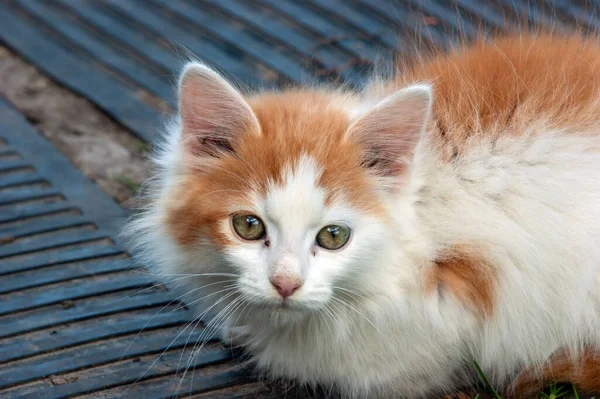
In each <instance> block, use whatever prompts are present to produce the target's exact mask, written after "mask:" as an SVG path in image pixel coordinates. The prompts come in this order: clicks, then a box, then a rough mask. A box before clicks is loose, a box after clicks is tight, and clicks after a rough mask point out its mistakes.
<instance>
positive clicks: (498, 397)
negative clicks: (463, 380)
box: [473, 360, 502, 399]
mask: <svg viewBox="0 0 600 399" xmlns="http://www.w3.org/2000/svg"><path fill="white" fill-rule="evenodd" d="M473 363H474V364H475V368H476V369H477V373H478V374H479V377H480V378H481V380H482V381H483V384H484V385H485V387H486V388H487V389H488V391H490V392H491V393H492V394H493V395H494V397H495V398H496V399H502V396H500V395H498V392H496V390H495V389H494V388H492V386H491V385H490V382H489V381H488V380H487V378H486V377H485V374H483V371H481V367H479V364H477V362H476V361H475V360H473Z"/></svg>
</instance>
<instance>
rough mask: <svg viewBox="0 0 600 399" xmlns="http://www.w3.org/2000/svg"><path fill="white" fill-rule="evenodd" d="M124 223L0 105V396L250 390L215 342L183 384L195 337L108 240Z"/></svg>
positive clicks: (178, 308)
mask: <svg viewBox="0 0 600 399" xmlns="http://www.w3.org/2000/svg"><path fill="white" fill-rule="evenodd" d="M123 216H124V215H123V211H122V210H121V209H120V208H119V207H118V206H117V205H116V204H115V203H114V202H112V200H111V199H110V198H108V197H107V196H106V195H105V194H103V193H102V192H100V191H99V189H98V188H97V187H96V186H95V185H94V184H93V183H92V182H90V181H88V180H87V179H86V178H85V177H83V176H82V175H81V174H80V173H79V172H78V171H77V170H75V168H73V166H72V165H71V164H69V162H68V161H67V160H66V159H64V158H63V157H62V156H61V155H60V154H59V153H58V152H57V151H56V150H55V149H54V148H52V146H51V145H50V144H49V143H48V142H46V141H45V139H44V138H42V137H41V136H39V135H38V134H37V133H36V132H35V131H34V130H33V129H32V128H31V127H30V126H29V125H28V124H27V122H26V121H25V120H24V119H23V118H22V117H21V116H20V115H19V114H18V113H17V112H16V111H15V110H13V109H11V108H10V106H9V105H8V104H6V103H5V102H2V101H0V396H1V397H2V398H17V397H19V398H21V397H26V398H27V397H31V398H42V397H43V398H65V397H74V396H78V395H82V394H89V395H90V397H102V398H105V397H106V398H108V397H116V396H120V395H121V394H122V393H123V392H125V395H124V397H139V398H163V397H173V395H174V394H175V392H176V391H177V389H180V390H181V392H184V393H186V394H188V393H200V392H206V391H211V390H215V389H220V388H224V387H229V388H230V393H232V395H233V393H234V391H239V392H248V391H252V392H255V391H256V390H257V389H258V388H260V387H259V386H257V385H250V386H247V385H244V384H246V383H248V382H249V379H248V378H247V377H245V376H244V375H242V374H240V373H239V372H237V371H236V370H235V366H234V364H233V363H232V362H231V361H230V359H231V353H229V352H228V351H227V350H224V349H223V348H222V347H220V346H219V345H218V344H217V343H213V344H209V345H207V346H206V348H205V349H204V350H203V351H202V352H201V353H200V354H199V355H198V356H197V357H195V362H194V366H195V372H194V373H193V380H192V373H189V377H186V379H185V380H184V381H181V378H180V377H181V376H180V375H178V374H177V371H178V367H179V366H181V364H180V359H182V358H183V359H184V362H185V359H187V358H188V357H189V355H190V352H191V345H187V348H185V349H182V348H184V346H186V345H185V344H186V342H188V340H189V342H195V340H196V339H197V338H198V337H199V335H200V334H201V333H202V329H201V328H199V329H196V331H194V332H193V333H192V334H191V335H190V334H188V333H185V334H181V335H179V333H181V331H182V329H183V326H185V325H186V324H187V323H188V322H189V321H190V320H192V318H193V317H192V315H191V314H190V311H189V310H187V309H186V308H185V307H183V306H182V305H181V304H179V303H177V302H174V301H173V298H172V297H171V296H170V295H169V293H168V292H166V291H165V290H164V289H162V288H160V287H155V286H153V285H152V284H151V283H150V281H149V279H148V277H147V273H145V272H144V270H143V269H140V268H139V267H138V266H136V265H135V264H134V263H133V262H132V260H131V259H129V257H128V256H127V254H125V253H124V252H123V251H122V250H121V249H120V248H119V247H118V246H117V245H116V244H115V240H116V238H115V232H116V226H117V225H118V224H119V222H120V220H121V219H122V218H123ZM188 332H189V331H188ZM178 335H179V336H178ZM161 354H162V356H161ZM140 377H141V378H140ZM138 378H140V381H139V382H137V383H136V384H134V385H133V386H131V387H129V388H128V389H127V391H124V389H125V388H127V387H128V386H129V385H131V384H132V383H133V382H135V381H136V380H137V379H138ZM180 383H181V385H180ZM236 386H240V387H239V388H236Z"/></svg>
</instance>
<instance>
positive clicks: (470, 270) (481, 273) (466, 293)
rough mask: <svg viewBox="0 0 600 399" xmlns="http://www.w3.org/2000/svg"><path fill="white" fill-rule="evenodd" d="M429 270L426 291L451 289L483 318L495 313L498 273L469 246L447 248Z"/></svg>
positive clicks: (455, 295)
mask: <svg viewBox="0 0 600 399" xmlns="http://www.w3.org/2000/svg"><path fill="white" fill-rule="evenodd" d="M426 273H427V275H426V276H425V291H426V292H428V293H430V294H433V293H436V294H437V293H438V292H439V293H440V295H444V293H445V292H448V293H449V294H450V295H452V296H453V297H454V298H456V299H457V300H458V301H460V302H461V303H462V304H463V305H464V306H466V307H468V308H470V309H472V310H473V311H474V312H475V313H477V314H478V315H480V316H481V317H487V316H489V315H491V314H492V313H493V311H494V301H495V288H496V286H495V274H494V271H493V269H492V266H491V265H490V264H489V263H488V262H487V260H486V259H485V257H484V256H483V255H482V254H481V253H480V252H478V251H476V250H475V249H473V248H470V247H468V246H466V245H465V246H456V247H453V248H451V249H449V250H447V251H444V252H443V253H442V254H441V255H440V256H439V257H438V258H437V259H436V260H435V261H434V262H433V264H432V266H431V268H430V269H429V270H428V271H427V272H426Z"/></svg>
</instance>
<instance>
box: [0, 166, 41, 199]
mask: <svg viewBox="0 0 600 399" xmlns="http://www.w3.org/2000/svg"><path fill="white" fill-rule="evenodd" d="M43 181H45V180H44V179H42V178H40V177H39V176H38V175H37V174H36V173H35V172H31V171H25V172H19V173H10V174H6V175H2V176H0V189H2V188H7V187H12V186H25V185H29V184H35V183H39V182H43ZM0 198H1V197H0Z"/></svg>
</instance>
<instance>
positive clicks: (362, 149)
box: [165, 66, 430, 313]
mask: <svg viewBox="0 0 600 399" xmlns="http://www.w3.org/2000/svg"><path fill="white" fill-rule="evenodd" d="M407 93H408V94H406V93H405V95H404V96H397V97H398V98H396V99H394V100H395V101H396V102H398V101H400V102H405V103H406V104H404V106H405V107H406V106H407V105H411V104H413V103H414V107H413V108H415V109H414V110H413V111H418V112H416V113H415V112H413V114H414V115H417V116H418V117H417V122H415V121H414V120H413V119H414V117H410V118H409V117H405V118H404V119H402V118H400V119H399V118H397V117H393V116H390V115H388V114H389V113H390V112H389V110H387V109H385V108H386V107H390V106H392V105H399V104H395V103H394V102H392V101H388V102H389V104H387V103H385V101H384V105H383V106H381V107H376V108H375V110H374V111H372V112H367V113H366V115H363V116H362V117H360V118H358V119H357V118H356V117H355V116H353V115H355V114H356V109H358V108H359V106H360V104H359V103H358V101H357V100H356V98H355V97H352V96H347V95H342V94H339V93H337V94H336V93H320V92H314V91H311V92H308V91H297V92H287V93H279V94H262V95H259V96H255V97H252V98H248V99H244V98H243V97H242V96H241V95H240V94H238V93H237V92H236V91H235V90H234V89H233V88H232V87H231V86H229V85H228V84H227V83H226V82H225V81H224V80H223V79H222V78H221V77H219V76H218V75H217V74H216V73H214V72H212V71H210V70H208V69H207V68H205V67H201V66H193V67H188V69H187V70H186V72H185V74H184V76H183V78H182V82H181V86H180V95H181V99H180V111H181V129H182V132H181V134H182V137H181V140H180V141H181V146H180V150H181V154H180V163H181V165H180V167H179V172H178V175H179V176H178V177H177V184H175V185H173V188H172V189H171V191H170V192H169V194H168V197H169V198H168V200H167V201H166V202H165V204H166V205H165V207H166V212H165V215H166V224H167V226H168V231H169V233H170V234H171V235H172V237H173V238H174V240H175V241H176V242H177V244H178V245H179V246H180V247H181V249H182V250H183V251H185V252H186V253H187V254H188V255H189V256H188V257H187V258H188V259H198V264H197V265H195V264H194V265H192V266H191V267H192V269H193V271H194V272H197V273H202V272H206V271H211V272H216V273H232V274H235V275H236V276H237V277H236V278H235V285H236V287H237V293H238V294H239V295H240V296H241V298H243V300H244V301H245V302H247V303H250V304H253V305H255V307H256V308H257V310H258V309H261V308H264V309H267V310H268V311H269V312H271V311H273V310H274V309H277V310H278V311H280V312H290V313H298V312H300V313H302V312H309V311H312V310H317V309H321V308H323V307H325V306H327V304H328V303H331V302H332V301H335V300H336V293H337V294H340V293H341V294H342V295H346V296H348V295H349V296H352V295H356V293H358V292H360V286H361V282H362V281H364V280H365V279H367V278H368V276H369V274H372V273H377V271H376V270H374V269H373V268H374V267H376V265H377V264H378V263H379V262H378V261H377V259H378V257H379V256H380V254H381V253H383V252H384V249H385V246H386V244H387V242H388V241H389V240H388V239H386V238H387V236H386V234H389V233H390V231H389V230H390V226H389V225H388V219H389V217H388V212H389V211H388V210H387V208H386V205H385V204H386V203H387V202H388V200H389V198H388V197H389V195H391V193H392V191H393V187H394V185H395V183H396V182H401V181H402V180H403V179H404V178H405V177H406V175H407V173H406V168H407V166H406V158H407V157H409V156H410V154H411V153H412V150H413V149H414V145H415V143H416V141H417V140H418V137H419V134H420V132H421V130H422V128H423V127H422V125H423V123H424V122H423V121H424V119H423V118H426V116H427V113H428V107H429V102H430V99H429V91H428V90H427V89H426V88H419V89H418V90H416V91H414V92H407ZM409 108H410V107H409ZM419 112H420V114H421V115H420V116H419ZM392 114H393V112H392ZM373 118H374V120H370V119H373ZM419 120H420V122H419ZM390 123H394V124H395V125H396V127H397V128H398V127H399V128H402V127H404V129H405V130H406V132H407V133H409V134H410V136H407V137H405V138H404V140H402V141H401V142H399V143H397V144H394V143H390V142H389V134H387V133H386V132H385V129H387V128H388V127H389V126H388V125H389V124H390ZM413 126H417V127H416V128H414V127H413ZM413 136H414V137H413ZM207 251H208V252H210V253H211V256H210V259H211V260H212V262H210V263H211V264H207V263H206V262H202V260H205V261H206V259H207V257H206V256H205V255H206V252H207ZM194 254H196V255H197V256H196V257H195V255H194ZM187 267H188V270H186V272H190V270H189V267H190V265H188V266H187ZM194 268H197V269H194Z"/></svg>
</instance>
